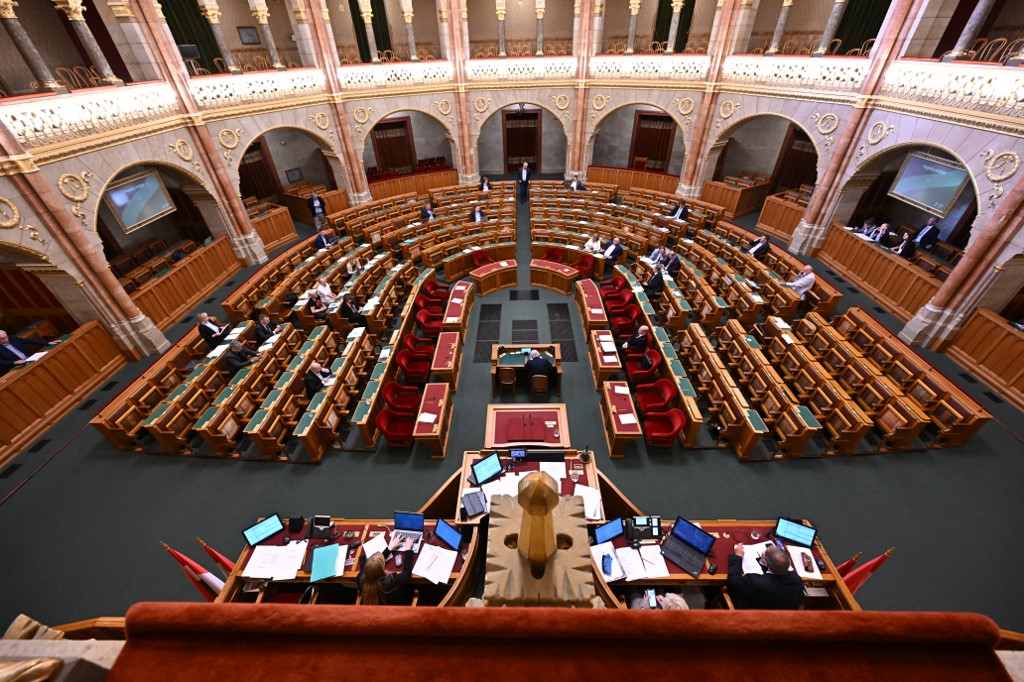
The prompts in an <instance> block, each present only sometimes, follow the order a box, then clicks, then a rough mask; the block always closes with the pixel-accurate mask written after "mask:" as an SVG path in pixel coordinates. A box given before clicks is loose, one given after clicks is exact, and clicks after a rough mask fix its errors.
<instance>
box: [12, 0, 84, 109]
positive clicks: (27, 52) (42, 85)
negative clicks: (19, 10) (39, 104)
mask: <svg viewBox="0 0 1024 682" xmlns="http://www.w3.org/2000/svg"><path fill="white" fill-rule="evenodd" d="M15 5H17V3H16V2H14V0H0V24H3V25H4V28H5V29H7V34H8V35H9V36H10V37H11V42H12V43H14V47H16V48H18V52H19V53H21V57H22V59H24V60H25V63H26V64H28V68H29V70H30V71H31V72H32V75H33V76H35V79H36V90H38V91H39V92H67V91H68V89H67V88H66V87H64V86H63V85H61V84H60V83H58V82H57V80H56V79H55V78H54V77H53V74H52V73H50V67H48V66H47V65H46V62H45V61H43V57H42V55H40V54H39V50H37V49H36V46H35V44H33V43H32V40H31V39H30V38H29V37H28V33H26V32H25V27H24V26H22V25H21V21H20V20H19V19H18V17H17V16H16V15H15V14H14V7H15Z"/></svg>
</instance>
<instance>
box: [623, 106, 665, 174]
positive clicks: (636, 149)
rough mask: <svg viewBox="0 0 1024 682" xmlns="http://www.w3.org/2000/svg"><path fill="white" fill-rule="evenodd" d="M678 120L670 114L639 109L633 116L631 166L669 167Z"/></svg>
mask: <svg viewBox="0 0 1024 682" xmlns="http://www.w3.org/2000/svg"><path fill="white" fill-rule="evenodd" d="M675 136H676V122H675V121H673V120H672V117H671V116H669V115H668V114H655V113H651V112H647V111H637V112H635V114H634V116H633V137H632V139H631V140H630V143H629V167H630V168H640V169H641V170H653V171H661V172H662V173H664V172H665V170H666V169H667V168H668V160H669V158H671V156H672V142H673V140H674V139H675Z"/></svg>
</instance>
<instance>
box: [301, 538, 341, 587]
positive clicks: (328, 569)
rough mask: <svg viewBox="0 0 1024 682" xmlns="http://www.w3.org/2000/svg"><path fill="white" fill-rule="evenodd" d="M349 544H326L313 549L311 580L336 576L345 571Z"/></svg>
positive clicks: (313, 581) (312, 581)
mask: <svg viewBox="0 0 1024 682" xmlns="http://www.w3.org/2000/svg"><path fill="white" fill-rule="evenodd" d="M347 558H348V545H325V546H323V547H316V548H314V549H313V566H312V569H311V570H310V574H309V582H311V583H315V582H316V581H318V580H326V579H327V578H334V577H336V576H339V575H341V574H342V573H344V572H345V560H346V559H347Z"/></svg>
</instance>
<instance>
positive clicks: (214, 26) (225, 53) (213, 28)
mask: <svg viewBox="0 0 1024 682" xmlns="http://www.w3.org/2000/svg"><path fill="white" fill-rule="evenodd" d="M196 2H197V3H198V5H199V12H200V13H201V14H202V15H203V17H204V18H205V19H206V22H207V23H208V24H210V32H211V33H213V40H214V42H216V43H217V49H218V50H220V56H221V59H223V60H224V65H225V66H227V67H228V71H229V72H230V73H242V70H241V69H240V68H238V64H237V63H236V62H235V55H234V54H232V52H231V47H230V46H229V45H228V41H227V38H225V37H224V29H223V28H222V27H221V25H220V7H218V6H217V2H216V0H196Z"/></svg>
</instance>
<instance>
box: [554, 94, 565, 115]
mask: <svg viewBox="0 0 1024 682" xmlns="http://www.w3.org/2000/svg"><path fill="white" fill-rule="evenodd" d="M551 101H552V102H553V103H554V105H555V108H556V109H558V110H559V111H565V110H566V109H568V108H569V96H568V95H551Z"/></svg>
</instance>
